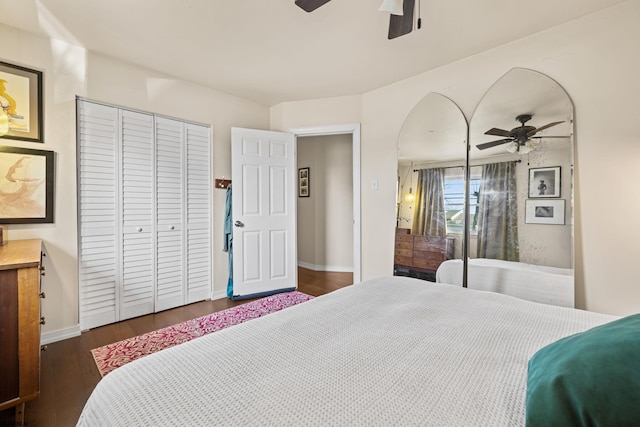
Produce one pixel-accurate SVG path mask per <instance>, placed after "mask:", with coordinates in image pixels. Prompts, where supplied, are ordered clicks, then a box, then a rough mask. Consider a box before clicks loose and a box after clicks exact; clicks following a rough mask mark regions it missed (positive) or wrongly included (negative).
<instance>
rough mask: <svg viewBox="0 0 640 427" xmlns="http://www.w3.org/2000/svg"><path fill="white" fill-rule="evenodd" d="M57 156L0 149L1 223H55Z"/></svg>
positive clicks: (28, 150) (24, 149)
mask: <svg viewBox="0 0 640 427" xmlns="http://www.w3.org/2000/svg"><path fill="white" fill-rule="evenodd" d="M54 157H55V153H54V152H53V151H46V150H32V149H29V148H20V147H7V146H0V206H1V208H0V224H31V223H53V202H54V200H53V197H54V188H55V185H54V179H55V173H54V164H55V162H54V160H55V159H54Z"/></svg>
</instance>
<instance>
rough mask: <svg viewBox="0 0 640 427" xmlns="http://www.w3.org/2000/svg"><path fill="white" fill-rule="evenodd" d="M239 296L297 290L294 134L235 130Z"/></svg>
mask: <svg viewBox="0 0 640 427" xmlns="http://www.w3.org/2000/svg"><path fill="white" fill-rule="evenodd" d="M231 146H232V150H231V158H232V160H231V164H232V176H231V178H232V182H233V187H232V188H233V196H232V204H233V209H232V221H233V222H234V227H233V249H232V250H233V295H234V298H238V299H240V298H250V297H255V296H262V295H268V294H272V293H277V292H285V291H289V290H293V289H296V288H297V281H298V277H297V268H296V264H297V250H296V204H295V203H296V175H297V174H296V163H295V139H294V136H293V134H289V133H282V132H271V131H263V130H254V129H241V128H232V129H231Z"/></svg>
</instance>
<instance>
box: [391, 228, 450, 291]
mask: <svg viewBox="0 0 640 427" xmlns="http://www.w3.org/2000/svg"><path fill="white" fill-rule="evenodd" d="M410 233H411V230H409V229H408V228H396V247H395V251H394V260H393V264H394V266H393V269H394V275H396V276H411V277H418V278H421V279H425V280H430V281H432V282H435V274H436V270H437V269H438V267H439V266H440V264H442V263H443V262H444V261H446V260H448V259H453V256H454V255H453V254H454V245H455V239H454V238H451V237H437V236H427V235H417V234H410Z"/></svg>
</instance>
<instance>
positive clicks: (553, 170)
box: [529, 166, 560, 199]
mask: <svg viewBox="0 0 640 427" xmlns="http://www.w3.org/2000/svg"><path fill="white" fill-rule="evenodd" d="M529 197H530V198H532V199H533V198H536V199H537V198H544V197H550V198H553V197H560V166H554V167H550V168H531V169H529Z"/></svg>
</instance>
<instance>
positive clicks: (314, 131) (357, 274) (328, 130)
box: [287, 123, 362, 283]
mask: <svg viewBox="0 0 640 427" xmlns="http://www.w3.org/2000/svg"><path fill="white" fill-rule="evenodd" d="M287 132H290V133H292V134H293V135H294V137H295V146H296V158H297V152H298V137H305V136H330V135H351V143H352V150H353V156H352V157H353V165H352V170H353V283H358V282H360V281H362V231H361V230H362V229H361V227H362V225H361V223H362V219H361V216H362V215H361V209H362V208H361V201H360V199H361V198H360V188H361V187H360V123H348V124H342V125H328V126H312V127H300V128H291V129H288V130H287ZM296 222H297V219H296ZM297 258H298V256H297V254H296V262H297Z"/></svg>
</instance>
